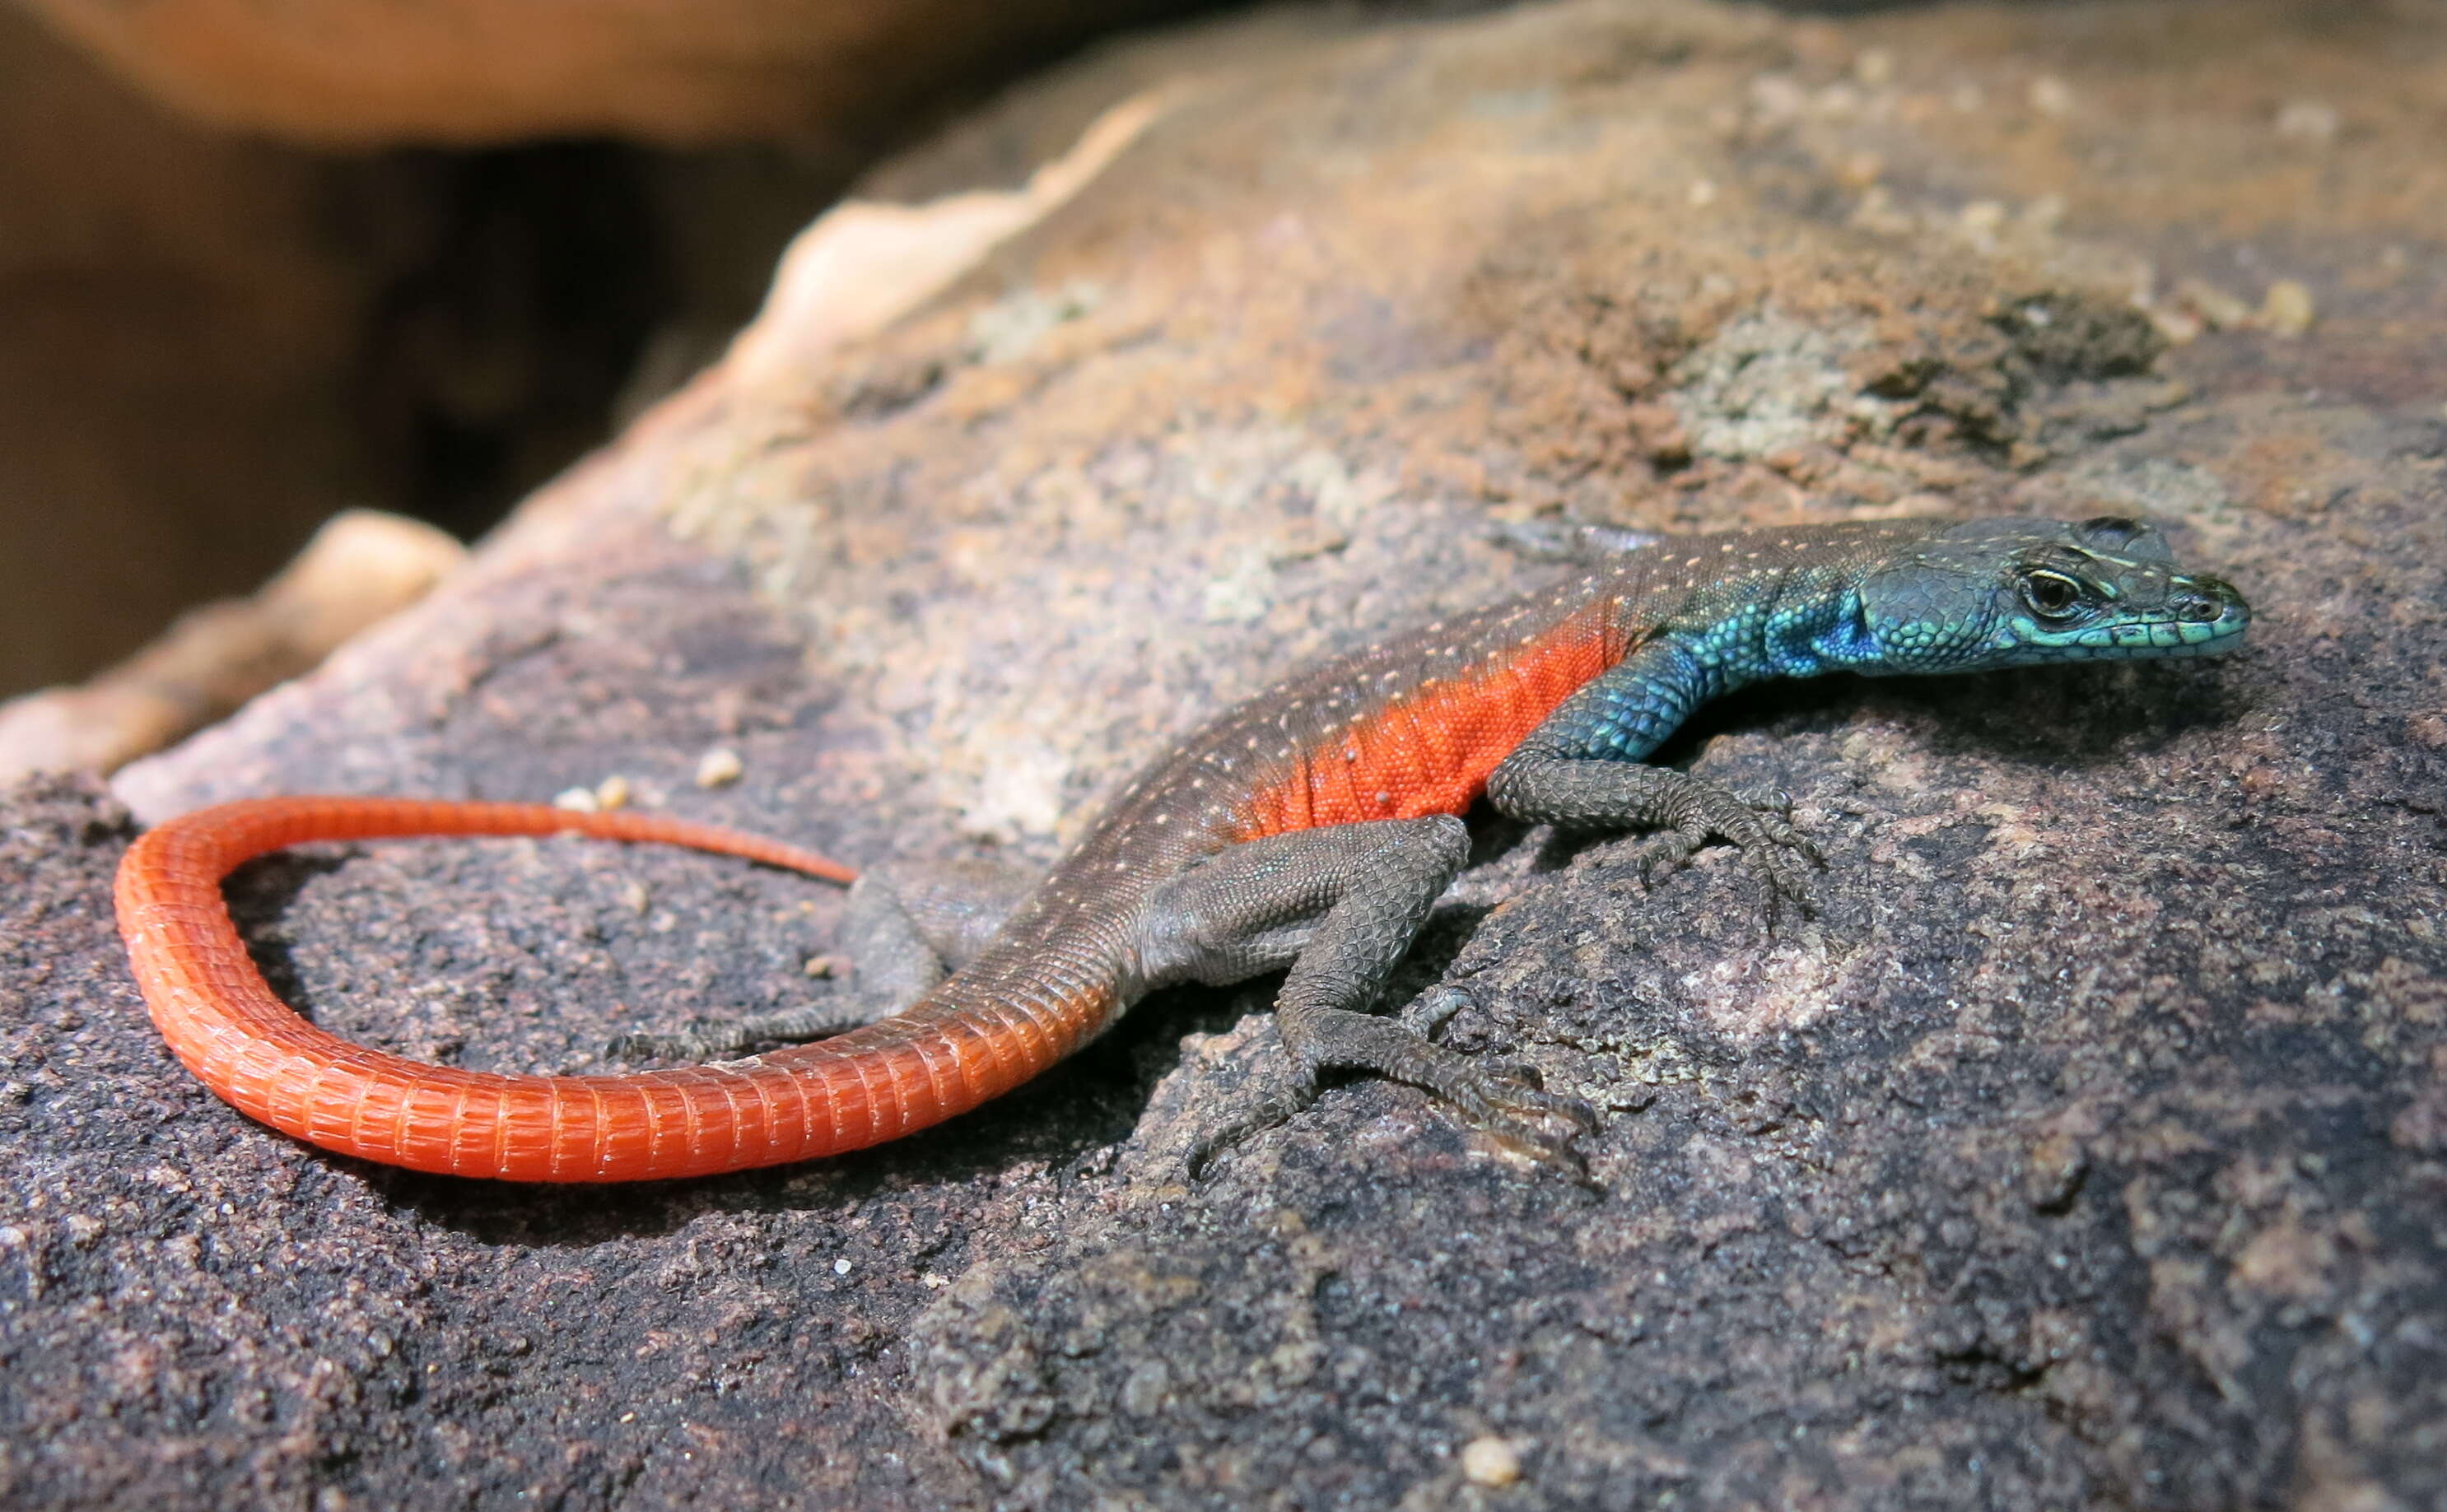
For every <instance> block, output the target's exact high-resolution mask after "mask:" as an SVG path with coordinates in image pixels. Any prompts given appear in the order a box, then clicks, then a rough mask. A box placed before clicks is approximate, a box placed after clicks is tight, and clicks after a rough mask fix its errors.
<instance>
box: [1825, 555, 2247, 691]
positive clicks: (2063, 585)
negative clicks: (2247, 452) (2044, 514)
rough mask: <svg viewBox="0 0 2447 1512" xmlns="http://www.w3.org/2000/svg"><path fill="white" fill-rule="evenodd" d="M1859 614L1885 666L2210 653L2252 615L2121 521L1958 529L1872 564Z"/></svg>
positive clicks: (2235, 640)
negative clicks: (2184, 568)
mask: <svg viewBox="0 0 2447 1512" xmlns="http://www.w3.org/2000/svg"><path fill="white" fill-rule="evenodd" d="M1861 612H1862V623H1861V626H1860V633H1862V634H1863V635H1864V636H1865V637H1866V638H1867V639H1868V641H1870V642H1871V643H1872V644H1873V645H1874V646H1875V648H1876V660H1877V666H1876V667H1875V669H1874V670H1877V671H1894V672H1945V671H1987V670H1989V669H1991V668H1997V667H2027V666H2033V665H2036V664H2041V663H2047V662H2071V661H2102V660H2122V659H2134V658H2139V657H2151V656H2202V655H2210V654H2213V653H2215V652H2223V651H2230V650H2232V649H2233V648H2234V647H2235V646H2237V645H2239V644H2241V643H2242V640H2243V633H2244V630H2245V627H2247V626H2248V625H2249V624H2250V623H2251V607H2250V606H2249V605H2248V604H2246V603H2245V602H2244V601H2243V595H2240V594H2238V593H2236V592H2235V591H2234V589H2233V588H2232V587H2231V586H2229V584H2227V583H2225V582H2223V581H2221V580H2220V579H2218V578H2215V577H2204V576H2192V575H2190V574H2186V573H2182V572H2178V571H2177V570H2176V568H2175V558H2174V553H2173V552H2172V550H2171V549H2170V548H2169V547H2168V545H2167V538H2166V537H2164V536H2163V535H2161V534H2159V533H2158V531H2157V530H2156V529H2154V528H2153V527H2152V526H2150V525H2147V524H2144V523H2143V522H2141V521H2140V520H2125V519H2121V518H2116V517H2108V518H2103V519H2098V520H2083V521H2081V522H2080V523H2078V524H2067V523H2063V522H2060V521H2058V520H1965V521H1963V523H1961V524H1958V525H1953V526H1949V527H1947V528H1946V529H1945V530H1944V531H1942V532H1940V533H1939V534H1938V535H1936V536H1933V537H1930V538H1929V539H1925V540H1923V541H1920V542H1918V543H1917V544H1915V545H1912V546H1908V547H1905V548H1903V549H1902V550H1901V551H1900V552H1899V553H1898V554H1897V555H1896V556H1894V557H1893V558H1890V559H1887V560H1886V561H1883V562H1878V563H1874V564H1872V566H1871V568H1870V570H1869V572H1868V575H1867V576H1866V577H1865V578H1864V580H1863V582H1862V585H1861Z"/></svg>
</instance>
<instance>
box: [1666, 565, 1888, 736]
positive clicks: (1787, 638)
mask: <svg viewBox="0 0 2447 1512" xmlns="http://www.w3.org/2000/svg"><path fill="white" fill-rule="evenodd" d="M1674 638H1675V640H1676V641H1678V642H1679V644H1680V645H1681V646H1682V647H1683V648H1684V649H1685V650H1686V651H1688V652H1689V653H1690V655H1691V658H1692V661H1693V662H1694V663H1695V664H1696V666H1697V668H1698V671H1699V672H1700V673H1701V675H1702V678H1703V681H1704V687H1703V688H1702V689H1701V690H1699V691H1700V692H1701V694H1702V697H1701V698H1700V699H1695V700H1694V702H1695V703H1696V702H1702V701H1704V700H1705V699H1706V698H1714V697H1717V696H1718V695H1720V694H1723V693H1728V692H1731V691H1733V690H1735V689H1737V688H1742V687H1746V686H1748V685H1749V684H1752V683H1755V682H1764V681H1766V680H1768V679H1770V678H1775V677H1815V676H1817V675H1819V674H1820V673H1822V672H1832V671H1876V670H1878V669H1879V668H1880V667H1881V666H1882V665H1883V664H1884V657H1883V655H1882V654H1881V652H1879V649H1878V646H1877V643H1876V641H1875V640H1874V639H1873V638H1872V637H1871V636H1870V634H1869V633H1868V620H1867V618H1866V616H1865V614H1863V611H1862V605H1861V588H1860V580H1859V576H1858V575H1857V574H1855V573H1850V572H1844V571H1840V570H1834V569H1824V568H1818V569H1812V568H1803V569H1797V570H1794V571H1792V572H1789V573H1787V574H1786V575H1785V576H1784V577H1783V579H1782V580H1781V581H1780V582H1778V583H1776V584H1774V586H1773V587H1772V588H1771V589H1769V590H1767V591H1765V592H1760V593H1757V594H1755V595H1747V596H1744V595H1736V596H1735V597H1734V599H1733V602H1732V604H1731V605H1729V606H1728V607H1727V608H1726V610H1725V611H1724V612H1723V613H1722V614H1718V615H1717V616H1715V617H1713V618H1711V619H1707V620H1703V621H1701V622H1700V623H1698V624H1691V625H1685V626H1681V627H1678V629H1677V630H1676V632H1675V633H1674Z"/></svg>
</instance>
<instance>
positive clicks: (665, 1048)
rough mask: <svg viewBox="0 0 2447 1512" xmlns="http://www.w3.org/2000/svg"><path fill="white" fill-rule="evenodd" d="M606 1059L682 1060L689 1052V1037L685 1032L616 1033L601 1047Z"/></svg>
mask: <svg viewBox="0 0 2447 1512" xmlns="http://www.w3.org/2000/svg"><path fill="white" fill-rule="evenodd" d="M603 1058H604V1059H605V1060H607V1061H662V1060H671V1061H684V1060H689V1059H692V1056H691V1055H690V1054H689V1038H688V1036H687V1035H685V1034H645V1033H634V1034H616V1035H614V1036H613V1037H612V1041H611V1043H610V1044H608V1045H605V1046H604V1047H603Z"/></svg>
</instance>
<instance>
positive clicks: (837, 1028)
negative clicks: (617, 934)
mask: <svg viewBox="0 0 2447 1512" xmlns="http://www.w3.org/2000/svg"><path fill="white" fill-rule="evenodd" d="M892 1011H893V1005H891V1004H889V1003H878V1002H871V1001H868V1000H866V999H863V998H860V997H857V996H854V995H851V994H847V993H844V994H843V995H841V996H839V997H834V998H828V999H825V1001H822V1002H819V1003H816V1004H814V1005H812V1006H810V1007H807V1008H798V1009H790V1010H787V1011H783V1012H779V1013H758V1014H753V1015H751V1016H749V1017H747V1018H734V1019H730V1020H728V1021H726V1022H723V1023H716V1024H707V1025H704V1026H701V1027H699V1028H696V1029H692V1030H682V1031H680V1032H679V1033H676V1034H645V1033H638V1034H622V1035H620V1036H618V1037H617V1038H616V1039H614V1040H613V1041H612V1043H611V1044H609V1045H607V1046H605V1047H604V1049H603V1053H604V1055H605V1057H606V1058H608V1059H611V1060H616V1061H648V1060H663V1061H710V1060H714V1059H717V1058H719V1057H722V1056H728V1055H736V1054H738V1053H739V1052H741V1051H742V1050H745V1049H748V1047H749V1046H750V1045H762V1044H766V1043H768V1042H772V1041H779V1042H781V1043H784V1044H804V1043H805V1042H806V1041H808V1040H815V1039H825V1038H829V1037H830V1036H832V1035H835V1034H841V1033H844V1032H846V1031H848V1030H853V1029H856V1028H858V1027H859V1026H860V1025H862V1024H872V1023H874V1022H875V1021H876V1020H877V1019H879V1018H883V1017H886V1016H888V1015H889V1014H890V1013H891V1012H892Z"/></svg>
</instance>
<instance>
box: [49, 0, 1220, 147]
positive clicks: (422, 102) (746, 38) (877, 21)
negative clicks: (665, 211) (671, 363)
mask: <svg viewBox="0 0 2447 1512" xmlns="http://www.w3.org/2000/svg"><path fill="white" fill-rule="evenodd" d="M29 3H30V4H31V6H32V8H33V9H34V10H36V11H37V12H38V13H41V14H43V15H44V16H46V17H47V19H48V20H49V21H50V22H51V23H52V25H54V26H56V27H57V28H59V29H60V30H61V31H62V32H63V33H65V34H66V35H68V36H71V37H74V38H76V39H77V40H78V41H80V42H81V43H83V44H84V45H85V46H86V47H90V48H91V49H92V50H93V51H94V52H95V53H96V54H97V55H98V56H100V57H102V58H103V59H104V60H106V61H107V62H108V63H110V64H111V65H112V66H115V67H117V68H118V69H120V70H121V71H122V72H123V73H124V74H125V75H126V76H127V77H128V78H129V79H130V80H132V81H134V82H135V83H137V84H139V85H142V86H143V87H144V88H145V89H147V90H148V91H149V92H151V93H152V94H153V95H154V96H155V97H156V98H158V99H160V100H161V101H162V102H163V103H165V104H170V105H172V106H174V107H176V108H178V109H180V110H181V111H184V112H187V113H189V114H192V115H195V116H198V117H199V118H201V119H203V120H206V121H210V122H214V123H218V124H221V125H227V126H237V127H241V128H244V129H247V130H251V131H263V132H271V133H275V134H277V135H281V136H286V137H291V138H296V139H301V140H304V141H309V142H326V143H355V144H362V143H368V142H501V141H509V140H517V139H521V138H533V137H541V136H570V135H578V134H582V133H591V132H616V133H619V134H622V135H626V136H634V137H637V138H641V139H645V140H651V141H658V142H705V141H709V140H718V139H738V138H770V137H809V136H813V137H819V138H830V137H836V136H840V135H844V134H848V135H856V134H859V133H861V132H871V131H873V130H875V129H876V127H877V125H878V123H882V122H887V121H889V120H891V119H892V118H893V116H894V115H895V114H896V113H897V112H899V111H901V110H902V109H904V108H906V105H907V103H908V100H909V97H910V95H911V94H912V92H913V91H919V90H925V89H931V88H934V87H936V86H938V85H939V84H940V82H941V81H942V80H943V79H944V78H946V77H947V76H959V75H983V74H992V73H995V72H997V71H1000V68H1001V67H1002V66H1004V65H1005V64H1006V63H1007V60H1008V59H1009V58H1010V57H1012V56H1013V55H1014V54H1022V55H1024V54H1026V53H1029V52H1032V51H1034V52H1039V53H1043V54H1047V55H1050V54H1052V53H1053V52H1054V51H1056V50H1058V49H1059V48H1061V47H1064V46H1065V45H1067V44H1069V43H1072V42H1074V41H1076V40H1077V39H1078V38H1080V37H1083V36H1087V35H1091V34H1093V33H1094V32H1095V31H1096V30H1098V29H1101V28H1106V27H1110V26H1114V25H1117V24H1124V23H1128V22H1131V21H1139V20H1145V19H1147V18H1148V17H1151V16H1157V15H1163V14H1166V13H1168V12H1169V13H1177V12H1178V11H1179V10H1181V9H1183V7H1182V6H1180V5H1178V4H1167V3H1165V0H1036V3H1034V4H1029V5H1014V4H1009V3H1005V4H998V5H978V4H975V3H973V0H890V3H880V0H787V3H782V4H776V3H774V0H555V3H549V4H539V3H537V0H519V3H511V4H504V3H503V0H449V3H440V4H437V3H427V4H424V5H414V6H398V5H379V4H369V3H367V0H321V3H318V4H316V5H314V6H313V7H312V8H310V9H297V8H295V7H294V6H288V5H277V4H266V3H265V0H168V3H161V0H156V3H153V4H148V5H140V6H128V5H119V4H110V3H105V0H29Z"/></svg>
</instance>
